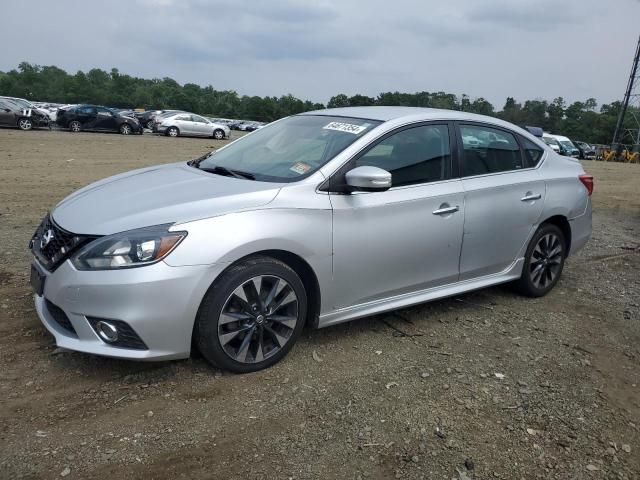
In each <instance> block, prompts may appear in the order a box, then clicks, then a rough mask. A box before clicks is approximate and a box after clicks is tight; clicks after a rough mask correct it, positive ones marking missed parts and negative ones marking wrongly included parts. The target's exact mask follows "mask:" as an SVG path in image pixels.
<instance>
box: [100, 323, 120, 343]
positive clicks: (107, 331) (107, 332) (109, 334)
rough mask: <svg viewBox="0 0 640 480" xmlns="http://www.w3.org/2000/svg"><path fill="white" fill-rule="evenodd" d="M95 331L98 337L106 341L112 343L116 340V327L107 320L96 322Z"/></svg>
mask: <svg viewBox="0 0 640 480" xmlns="http://www.w3.org/2000/svg"><path fill="white" fill-rule="evenodd" d="M96 331H97V332H98V335H99V336H100V338H101V339H102V340H104V341H105V342H107V343H113V342H116V341H117V340H118V329H117V328H116V327H115V326H113V325H112V324H110V323H109V322H105V321H103V320H100V321H99V322H98V323H96Z"/></svg>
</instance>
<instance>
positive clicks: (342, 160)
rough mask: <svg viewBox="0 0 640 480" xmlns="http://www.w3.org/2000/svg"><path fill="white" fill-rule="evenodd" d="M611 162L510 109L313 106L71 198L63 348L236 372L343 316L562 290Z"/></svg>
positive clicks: (39, 305)
mask: <svg viewBox="0 0 640 480" xmlns="http://www.w3.org/2000/svg"><path fill="white" fill-rule="evenodd" d="M592 189H593V177H591V176H590V175H587V174H585V172H584V170H583V169H582V166H581V164H580V163H579V162H578V161H576V160H574V159H571V158H566V157H562V156H560V155H558V154H556V153H555V152H554V151H553V150H552V149H551V148H550V147H549V146H547V145H546V144H545V143H544V141H542V140H541V139H540V138H537V137H534V136H532V135H531V134H530V133H528V132H527V131H525V130H522V129H520V128H518V127H516V126H514V125H512V124H510V123H506V122H503V121H501V120H498V119H495V118H489V117H484V116H479V115H472V114H467V113H462V112H454V111H445V110H431V109H415V108H401V107H362V108H343V109H331V110H322V111H316V112H309V113H304V114H300V115H296V116H293V117H288V118H285V119H282V120H280V121H277V122H274V123H272V124H270V125H268V126H266V127H264V128H263V129H260V130H259V131H256V132H254V133H252V134H250V135H247V136H245V137H242V138H241V139H239V140H236V141H235V142H232V143H230V144H228V145H227V146H225V147H223V148H221V149H219V150H217V151H216V152H214V153H211V154H209V155H207V156H204V157H202V158H200V159H198V160H193V161H191V162H179V163H175V164H170V165H160V166H155V167H149V168H144V169H140V170H136V171H133V172H129V173H124V174H120V175H116V176H115V177H111V178H108V179H104V180H101V181H99V182H96V183H94V184H92V185H89V186H87V187H85V188H83V189H81V190H79V191H77V192H75V193H73V194H71V195H70V196H69V197H67V198H66V199H64V200H63V201H62V202H61V203H59V204H58V205H57V206H56V207H55V208H54V209H53V210H52V211H51V212H50V214H48V215H47V216H46V217H45V219H44V220H43V222H42V224H41V225H40V226H39V227H38V229H37V230H36V232H35V234H34V236H33V239H32V241H31V250H32V252H33V262H32V270H31V283H32V285H33V288H34V292H35V294H34V299H35V306H36V310H37V312H38V315H39V316H40V318H41V320H42V322H43V323H44V325H45V326H46V328H47V329H48V330H49V331H50V332H51V333H52V334H53V335H54V336H55V339H56V342H57V344H58V345H59V346H61V347H64V348H69V349H72V350H78V351H82V352H87V353H92V354H98V355H105V356H110V357H119V358H128V359H138V360H163V359H174V358H184V357H187V356H189V355H190V352H191V348H192V345H197V347H198V348H199V350H200V351H201V352H202V354H203V355H204V357H205V358H206V359H207V360H209V361H210V362H211V363H212V364H214V365H217V366H220V367H222V368H225V369H228V370H232V371H235V372H249V371H255V370H259V369H262V368H265V367H268V366H270V365H273V364H274V363H275V362H277V361H279V360H280V359H282V358H283V357H284V356H285V355H286V354H287V352H288V351H289V350H290V349H291V347H292V346H293V344H294V343H295V341H296V339H297V338H298V337H299V336H300V334H301V332H302V329H303V328H304V327H305V326H308V327H312V328H318V327H328V326H330V325H334V324H337V323H340V322H345V321H348V320H352V319H355V318H359V317H365V316H369V315H374V314H378V313H381V312H386V311H389V310H394V309H398V308H403V307H407V306H409V305H414V304H419V303H423V302H427V301H430V300H435V299H438V298H443V297H448V296H452V295H458V294H460V293H462V292H467V291H470V290H475V289H479V288H484V287H488V286H490V285H496V284H500V283H507V282H510V283H513V284H514V285H515V286H516V287H517V289H518V290H519V291H520V292H522V293H523V294H524V295H526V296H530V297H541V296H543V295H545V294H547V293H548V292H549V291H550V290H551V289H552V288H553V287H554V286H555V285H556V283H557V282H558V280H559V279H560V276H561V273H562V269H563V266H564V263H565V260H566V259H567V257H568V256H569V255H570V254H574V253H575V252H577V251H578V250H580V249H581V248H582V247H583V246H584V245H585V244H586V243H587V241H588V239H589V237H590V235H591V199H590V196H591V192H592Z"/></svg>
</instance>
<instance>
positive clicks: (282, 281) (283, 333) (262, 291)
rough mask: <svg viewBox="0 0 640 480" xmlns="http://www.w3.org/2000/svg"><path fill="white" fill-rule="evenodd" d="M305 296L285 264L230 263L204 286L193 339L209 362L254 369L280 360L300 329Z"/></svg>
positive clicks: (263, 261) (244, 370) (238, 369)
mask: <svg viewBox="0 0 640 480" xmlns="http://www.w3.org/2000/svg"><path fill="white" fill-rule="evenodd" d="M306 311H307V296H306V292H305V289H304V285H303V284H302V281H301V280H300V277H298V275H297V274H296V273H295V272H294V271H293V270H292V269H291V268H290V267H289V266H287V265H286V264H284V263H282V262H280V261H278V260H276V259H274V258H270V257H255V258H252V259H248V260H246V261H244V262H242V263H239V264H238V265H235V266H233V267H232V268H230V269H229V270H227V271H226V272H225V273H223V274H222V276H221V277H220V278H219V279H218V280H216V282H215V283H214V284H213V285H212V287H211V288H210V289H209V291H208V292H207V294H206V296H205V298H204V300H203V302H202V305H201V306H200V310H199V312H198V316H197V318H196V334H195V337H196V342H197V345H198V348H199V350H200V352H201V353H202V355H203V356H204V357H205V358H206V359H207V360H208V361H209V362H210V363H211V364H213V365H215V366H218V367H221V368H224V369H226V370H230V371H233V372H237V373H247V372H255V371H257V370H261V369H263V368H267V367H270V366H271V365H273V364H275V363H276V362H278V361H279V360H281V359H282V358H283V357H284V356H285V355H286V354H287V353H288V352H289V350H290V349H291V347H293V344H294V343H295V341H296V340H297V339H298V337H299V336H300V334H301V333H302V329H303V327H304V320H305V317H306Z"/></svg>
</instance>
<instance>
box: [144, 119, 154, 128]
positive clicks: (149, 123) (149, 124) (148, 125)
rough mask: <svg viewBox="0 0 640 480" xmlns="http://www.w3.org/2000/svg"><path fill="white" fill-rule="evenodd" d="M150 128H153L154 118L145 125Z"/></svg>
mask: <svg viewBox="0 0 640 480" xmlns="http://www.w3.org/2000/svg"><path fill="white" fill-rule="evenodd" d="M145 126H146V127H147V128H148V129H149V130H153V120H149V121H148V122H147V124H146V125H145Z"/></svg>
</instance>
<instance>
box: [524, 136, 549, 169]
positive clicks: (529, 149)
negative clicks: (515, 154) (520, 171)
mask: <svg viewBox="0 0 640 480" xmlns="http://www.w3.org/2000/svg"><path fill="white" fill-rule="evenodd" d="M520 143H521V144H522V150H523V151H524V157H525V160H526V162H527V167H535V166H536V165H538V163H540V160H541V159H542V154H543V153H544V150H542V148H540V147H539V146H538V145H536V144H535V143H533V142H532V141H531V140H529V139H528V138H524V137H520Z"/></svg>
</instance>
